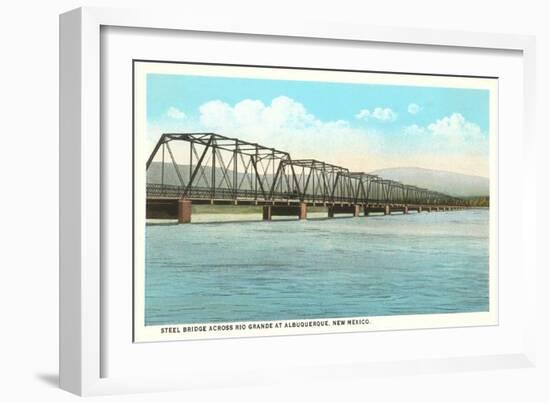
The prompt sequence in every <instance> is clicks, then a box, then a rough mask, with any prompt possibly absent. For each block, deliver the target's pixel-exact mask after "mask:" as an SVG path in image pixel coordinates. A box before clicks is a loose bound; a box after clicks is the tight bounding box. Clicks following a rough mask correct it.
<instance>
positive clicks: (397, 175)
mask: <svg viewBox="0 0 550 403" xmlns="http://www.w3.org/2000/svg"><path fill="white" fill-rule="evenodd" d="M161 166H162V164H161V163H160V162H153V163H152V164H151V166H150V167H149V170H148V172H147V182H148V183H159V178H160V176H161ZM178 168H179V170H180V173H181V175H182V179H183V181H184V182H187V181H188V180H189V166H188V165H178ZM217 171H218V170H217ZM370 173H372V174H375V175H378V176H380V177H382V178H384V179H391V180H395V181H399V182H401V183H404V184H407V185H413V186H418V187H422V188H426V189H430V190H435V191H438V192H441V193H445V194H448V195H450V196H455V197H463V198H469V197H485V196H489V178H484V177H481V176H473V175H464V174H459V173H456V172H448V171H438V170H432V169H426V168H416V167H400V168H386V169H379V170H376V171H372V172H370ZM164 174H165V177H164V183H166V184H170V185H179V183H180V182H179V178H178V177H177V175H176V172H175V170H174V168H173V167H172V166H171V164H167V166H166V169H165V173H164ZM205 174H206V175H207V177H210V174H211V170H210V167H205ZM216 175H217V176H218V175H221V170H220V171H219V173H218V172H216ZM238 176H239V178H240V177H241V176H240V175H238ZM218 177H221V176H218ZM197 179H198V178H197ZM200 182H203V181H201V180H199V183H200ZM201 185H202V186H205V185H206V183H200V184H199V186H201Z"/></svg>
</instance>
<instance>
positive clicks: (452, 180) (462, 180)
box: [371, 167, 489, 197]
mask: <svg viewBox="0 0 550 403" xmlns="http://www.w3.org/2000/svg"><path fill="white" fill-rule="evenodd" d="M371 173H372V174H375V175H379V176H381V177H383V178H385V179H391V180H394V181H399V182H401V183H406V184H408V185H413V186H418V187H422V188H426V189H430V190H435V191H437V192H441V193H445V194H448V195H450V196H455V197H483V196H489V178H485V177H482V176H474V175H465V174H460V173H456V172H449V171H438V170H434V169H426V168H416V167H399V168H385V169H379V170H376V171H373V172H371Z"/></svg>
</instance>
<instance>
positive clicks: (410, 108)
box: [407, 104, 422, 115]
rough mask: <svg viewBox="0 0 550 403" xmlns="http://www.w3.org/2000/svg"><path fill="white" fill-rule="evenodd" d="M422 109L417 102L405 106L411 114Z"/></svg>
mask: <svg viewBox="0 0 550 403" xmlns="http://www.w3.org/2000/svg"><path fill="white" fill-rule="evenodd" d="M421 110H422V108H421V107H420V105H418V104H409V106H408V107H407V111H408V112H409V113H410V114H411V115H416V114H417V113H418V112H420V111H421Z"/></svg>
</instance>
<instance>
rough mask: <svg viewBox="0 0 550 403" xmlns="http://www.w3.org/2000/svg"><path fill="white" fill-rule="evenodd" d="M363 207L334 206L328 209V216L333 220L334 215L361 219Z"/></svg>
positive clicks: (354, 205)
mask: <svg viewBox="0 0 550 403" xmlns="http://www.w3.org/2000/svg"><path fill="white" fill-rule="evenodd" d="M360 211H361V206H360V205H359V204H352V205H350V206H339V205H333V206H329V207H328V216H329V218H333V217H334V214H352V215H353V216H354V217H359V214H360Z"/></svg>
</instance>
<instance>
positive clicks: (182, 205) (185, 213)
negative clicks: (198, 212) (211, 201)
mask: <svg viewBox="0 0 550 403" xmlns="http://www.w3.org/2000/svg"><path fill="white" fill-rule="evenodd" d="M191 211H192V203H191V200H187V199H179V200H178V223H179V224H189V223H190V222H191Z"/></svg>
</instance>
